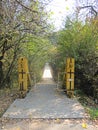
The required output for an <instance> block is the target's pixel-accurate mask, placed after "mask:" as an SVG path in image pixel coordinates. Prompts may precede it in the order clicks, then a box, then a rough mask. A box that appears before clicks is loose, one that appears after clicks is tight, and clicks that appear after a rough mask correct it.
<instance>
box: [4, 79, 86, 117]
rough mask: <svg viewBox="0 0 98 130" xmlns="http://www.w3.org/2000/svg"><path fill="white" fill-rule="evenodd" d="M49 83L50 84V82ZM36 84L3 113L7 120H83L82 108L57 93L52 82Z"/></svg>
mask: <svg viewBox="0 0 98 130" xmlns="http://www.w3.org/2000/svg"><path fill="white" fill-rule="evenodd" d="M50 81H51V82H50ZM50 81H47V80H45V81H44V82H42V83H39V84H37V85H36V86H35V87H34V88H32V89H31V91H30V92H29V93H28V94H27V96H26V97H25V98H24V99H17V100H15V101H14V102H13V104H12V105H11V106H10V107H9V108H8V110H7V111H6V112H5V113H4V115H3V117H8V118H84V117H85V111H84V108H83V107H82V106H81V105H80V103H79V102H78V101H77V100H76V99H69V98H67V96H66V95H65V93H64V92H62V91H58V89H57V86H56V84H55V83H53V82H52V80H50Z"/></svg>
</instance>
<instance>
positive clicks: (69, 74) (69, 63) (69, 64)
mask: <svg viewBox="0 0 98 130" xmlns="http://www.w3.org/2000/svg"><path fill="white" fill-rule="evenodd" d="M74 62H75V61H74V58H67V59H66V91H67V95H68V96H69V97H73V96H74Z"/></svg>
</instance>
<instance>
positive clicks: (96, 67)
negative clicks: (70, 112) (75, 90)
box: [54, 19, 98, 97]
mask: <svg viewBox="0 0 98 130" xmlns="http://www.w3.org/2000/svg"><path fill="white" fill-rule="evenodd" d="M97 30H98V26H97V24H96V23H95V22H92V21H91V22H89V23H86V24H83V23H81V22H77V21H73V22H72V21H70V20H69V19H68V20H67V22H66V25H65V29H63V30H61V31H59V32H58V34H57V35H58V44H57V46H58V57H56V58H55V61H54V62H55V66H56V68H57V70H58V71H59V70H60V71H64V69H65V64H66V63H65V61H66V58H67V57H73V58H75V86H78V87H80V88H81V89H82V90H83V91H84V92H86V93H87V94H89V95H91V96H94V88H96V89H97V88H98V86H97V81H98V76H97V75H98V64H97V63H98V49H97V47H98V33H97ZM96 97H97V96H96Z"/></svg>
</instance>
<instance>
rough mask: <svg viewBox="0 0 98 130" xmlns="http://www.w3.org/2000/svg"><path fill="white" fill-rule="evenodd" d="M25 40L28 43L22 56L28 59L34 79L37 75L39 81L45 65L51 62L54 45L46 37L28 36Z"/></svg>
mask: <svg viewBox="0 0 98 130" xmlns="http://www.w3.org/2000/svg"><path fill="white" fill-rule="evenodd" d="M25 40H26V43H25V44H24V45H23V49H22V50H21V51H22V55H24V56H25V57H27V59H28V62H29V66H30V72H31V73H32V77H33V76H34V75H36V78H37V79H38V80H39V79H41V77H42V72H43V67H44V65H45V63H46V62H50V59H51V55H52V50H53V49H52V48H53V45H52V44H51V43H50V42H49V40H48V39H47V38H45V37H44V36H43V37H40V36H35V35H28V36H27V37H26V38H25Z"/></svg>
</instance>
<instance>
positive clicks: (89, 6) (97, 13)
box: [79, 5, 98, 17]
mask: <svg viewBox="0 0 98 130" xmlns="http://www.w3.org/2000/svg"><path fill="white" fill-rule="evenodd" d="M85 8H91V10H92V11H93V12H94V13H95V16H96V17H97V16H98V12H97V11H96V10H95V9H94V7H93V6H92V5H88V6H83V7H79V9H85Z"/></svg>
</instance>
